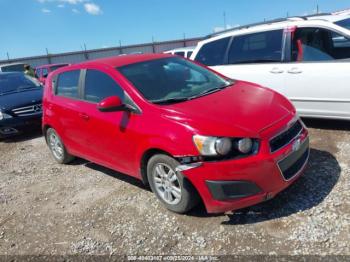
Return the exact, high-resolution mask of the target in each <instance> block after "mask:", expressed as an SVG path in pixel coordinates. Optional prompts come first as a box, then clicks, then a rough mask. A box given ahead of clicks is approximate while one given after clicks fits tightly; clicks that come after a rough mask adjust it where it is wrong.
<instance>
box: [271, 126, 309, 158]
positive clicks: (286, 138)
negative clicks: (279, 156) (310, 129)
mask: <svg viewBox="0 0 350 262" xmlns="http://www.w3.org/2000/svg"><path fill="white" fill-rule="evenodd" d="M302 130H303V125H302V124H301V123H300V121H299V120H298V121H296V122H295V123H294V124H293V125H292V126H291V127H290V128H289V129H288V130H286V131H284V132H283V133H281V134H279V135H278V136H276V137H274V138H272V139H271V140H270V150H271V153H273V152H275V151H277V150H279V149H281V148H283V147H285V146H286V145H288V144H289V143H290V142H291V141H292V140H293V139H294V138H295V137H296V136H297V135H298V134H300V132H301V131H302Z"/></svg>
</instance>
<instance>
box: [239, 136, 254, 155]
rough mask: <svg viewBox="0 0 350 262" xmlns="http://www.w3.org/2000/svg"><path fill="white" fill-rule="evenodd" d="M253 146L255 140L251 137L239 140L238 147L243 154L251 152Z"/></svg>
mask: <svg viewBox="0 0 350 262" xmlns="http://www.w3.org/2000/svg"><path fill="white" fill-rule="evenodd" d="M252 148H253V141H252V140H251V139H250V138H242V139H240V140H238V141H237V149H238V150H239V151H240V152H241V153H243V154H247V153H249V152H251V151H252Z"/></svg>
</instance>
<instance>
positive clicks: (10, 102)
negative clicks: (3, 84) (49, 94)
mask: <svg viewBox="0 0 350 262" xmlns="http://www.w3.org/2000/svg"><path fill="white" fill-rule="evenodd" d="M42 97H43V89H42V88H36V89H30V90H24V91H22V92H17V93H9V94H4V95H0V108H1V109H3V110H11V109H13V108H17V107H22V106H27V105H32V104H40V103H41V102H42Z"/></svg>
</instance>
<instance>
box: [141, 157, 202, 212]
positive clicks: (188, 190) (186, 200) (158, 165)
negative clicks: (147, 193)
mask: <svg viewBox="0 0 350 262" xmlns="http://www.w3.org/2000/svg"><path fill="white" fill-rule="evenodd" d="M179 165H180V163H179V162H177V161H176V160H175V159H174V158H172V157H170V156H167V155H163V154H159V155H155V156H153V157H152V158H151V159H150V160H149V162H148V165H147V178H148V181H149V183H150V186H151V189H152V191H153V192H154V193H155V194H156V196H157V198H158V199H159V200H160V201H161V202H162V203H163V204H164V205H165V206H166V207H167V208H168V209H169V210H171V211H174V212H176V213H185V212H187V211H189V210H191V209H192V208H193V207H194V206H196V204H197V203H198V200H199V197H198V194H197V192H196V191H195V189H194V188H193V186H192V185H191V183H190V182H189V181H187V180H186V179H185V177H184V176H183V174H182V173H181V172H179V171H176V167H177V166H179Z"/></svg>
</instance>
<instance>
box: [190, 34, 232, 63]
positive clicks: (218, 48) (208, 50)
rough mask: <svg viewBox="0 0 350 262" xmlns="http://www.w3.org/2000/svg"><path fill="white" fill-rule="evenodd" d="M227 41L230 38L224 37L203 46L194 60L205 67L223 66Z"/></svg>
mask: <svg viewBox="0 0 350 262" xmlns="http://www.w3.org/2000/svg"><path fill="white" fill-rule="evenodd" d="M229 41H230V37H226V38H222V39H219V40H216V41H213V42H209V43H207V44H205V45H203V46H202V47H201V49H200V50H199V52H198V53H197V55H196V58H195V59H194V60H195V61H197V62H199V63H202V64H204V65H207V66H215V65H222V64H224V58H225V54H226V49H227V46H228V43H229Z"/></svg>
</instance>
